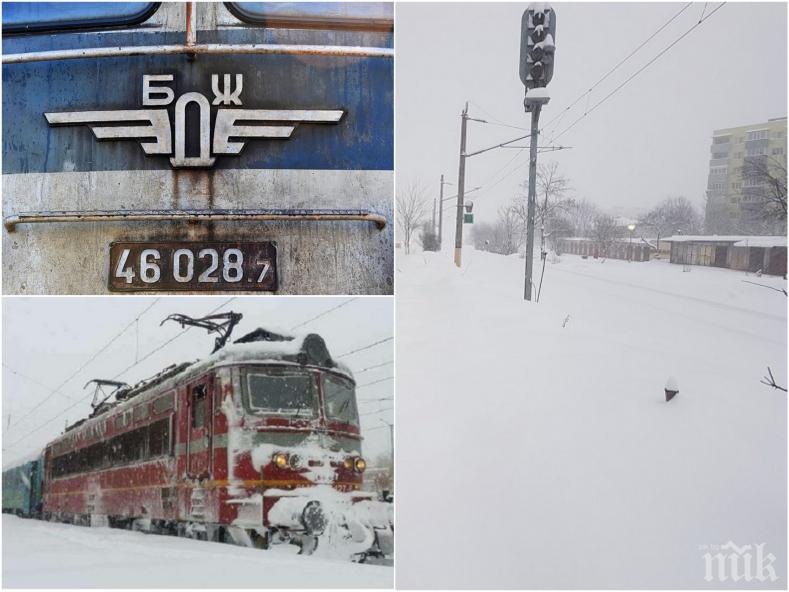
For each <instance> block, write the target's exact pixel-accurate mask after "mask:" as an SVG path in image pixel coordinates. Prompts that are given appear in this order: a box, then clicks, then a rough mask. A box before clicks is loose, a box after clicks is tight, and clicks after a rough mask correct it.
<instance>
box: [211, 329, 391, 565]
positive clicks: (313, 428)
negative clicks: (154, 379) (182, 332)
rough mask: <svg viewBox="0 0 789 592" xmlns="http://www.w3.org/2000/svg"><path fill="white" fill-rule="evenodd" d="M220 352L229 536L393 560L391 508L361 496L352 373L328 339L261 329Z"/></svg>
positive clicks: (364, 494)
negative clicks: (335, 357) (330, 347)
mask: <svg viewBox="0 0 789 592" xmlns="http://www.w3.org/2000/svg"><path fill="white" fill-rule="evenodd" d="M242 339H250V340H251V341H250V342H248V343H243V342H242V340H239V341H237V342H236V343H235V344H234V345H232V346H228V347H227V348H225V349H224V350H222V351H221V352H219V353H220V354H221V355H222V357H223V359H224V360H225V362H223V364H227V365H224V366H223V368H222V369H221V370H220V371H219V374H220V375H221V374H222V373H224V378H225V380H224V381H223V389H222V393H221V409H222V411H223V412H224V416H225V418H226V420H227V477H228V479H227V481H228V483H227V498H226V503H225V507H232V508H235V512H234V513H235V518H234V519H233V520H232V522H231V533H232V534H233V536H234V537H235V538H237V539H238V538H241V539H242V540H243V542H244V543H245V544H255V545H258V546H264V547H267V546H269V545H272V544H277V543H281V542H295V543H297V544H299V545H300V546H301V549H302V553H312V552H314V551H316V550H317V549H320V552H321V553H324V554H335V555H337V554H339V555H347V556H351V557H354V558H356V559H366V558H368V557H370V556H386V555H390V554H391V553H392V550H393V549H392V547H393V529H392V515H391V504H387V503H383V502H380V501H377V500H375V496H374V494H372V493H367V492H364V491H362V477H363V473H364V471H365V469H366V462H365V460H364V458H363V456H362V454H361V435H360V430H359V413H358V410H357V405H356V393H355V381H354V379H353V376H352V374H351V371H350V370H349V369H348V368H347V367H346V366H344V365H343V364H341V363H339V362H336V361H335V360H333V359H332V358H331V356H330V355H329V352H328V350H327V348H326V344H325V342H324V341H323V339H322V338H321V337H320V336H318V335H316V334H310V335H306V336H304V337H296V338H291V337H285V336H280V335H275V334H272V333H270V332H267V331H265V330H261V329H259V330H258V331H257V332H255V333H253V334H251V336H247V338H242Z"/></svg>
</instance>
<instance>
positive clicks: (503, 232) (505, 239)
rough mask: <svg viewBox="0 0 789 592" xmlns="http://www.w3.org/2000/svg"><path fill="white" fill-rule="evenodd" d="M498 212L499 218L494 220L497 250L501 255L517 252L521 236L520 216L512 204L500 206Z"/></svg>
mask: <svg viewBox="0 0 789 592" xmlns="http://www.w3.org/2000/svg"><path fill="white" fill-rule="evenodd" d="M498 214H499V218H498V220H497V222H496V230H497V232H496V235H497V238H498V240H497V243H498V245H497V246H498V252H499V253H501V254H502V255H511V254H513V253H517V252H518V249H519V248H520V246H521V242H522V241H521V238H522V237H523V232H522V229H521V221H520V218H519V217H518V214H517V212H516V211H515V208H514V207H513V206H502V207H500V208H499V212H498Z"/></svg>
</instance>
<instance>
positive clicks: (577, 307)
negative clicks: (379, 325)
mask: <svg viewBox="0 0 789 592" xmlns="http://www.w3.org/2000/svg"><path fill="white" fill-rule="evenodd" d="M464 257H465V261H464V266H463V268H462V269H461V270H458V269H456V268H455V267H454V266H453V265H452V263H451V254H450V253H448V252H446V251H445V252H444V253H441V254H437V253H414V254H412V255H410V256H405V255H402V253H400V254H399V256H398V260H397V267H398V277H397V281H398V284H397V409H396V413H397V425H398V432H397V470H398V476H397V488H398V489H397V491H398V499H397V529H398V533H397V536H398V542H397V552H398V558H397V566H396V569H397V585H398V588H400V587H405V588H415V587H418V588H429V587H441V588H446V587H450V588H497V587H499V588H500V587H505V588H518V587H528V588H578V587H581V588H665V587H668V588H707V587H708V588H728V587H735V586H736V587H738V588H774V589H778V588H785V587H786V582H787V580H786V552H787V546H786V518H787V514H786V493H787V490H786V482H787V480H786V477H787V474H786V460H787V453H786V444H787V440H786V427H787V426H786V403H787V402H786V393H784V392H781V391H778V390H775V389H771V388H769V387H767V386H764V385H762V384H760V383H759V381H760V379H761V378H762V377H763V376H764V375H765V374H766V371H767V366H768V365H769V366H770V367H771V368H772V370H773V373H774V374H775V377H776V380H777V381H778V382H779V383H780V384H781V385H783V386H785V385H786V383H787V348H786V337H787V336H786V328H787V316H786V307H787V299H786V297H785V296H784V295H783V294H781V293H780V292H776V291H773V290H769V289H767V288H763V287H759V286H753V285H750V284H747V283H744V282H743V280H749V281H754V282H758V283H762V284H767V285H770V286H774V287H779V288H784V289H785V288H786V282H785V281H784V280H782V279H781V278H774V277H767V276H764V277H760V278H757V277H755V276H754V275H750V276H749V275H746V274H745V273H742V272H736V271H731V270H723V269H713V268H702V267H692V268H691V271H690V272H683V268H682V266H679V265H672V264H669V263H667V262H657V261H655V262H648V263H628V262H626V261H616V260H608V261H606V262H605V263H601V262H600V261H596V260H593V259H588V260H584V259H581V258H580V257H578V256H573V255H564V256H562V257H561V262H559V263H556V264H550V263H549V264H548V265H547V268H546V271H545V281H544V285H543V289H542V298H541V302H540V303H539V304H534V303H532V304H529V303H526V302H524V301H523V300H522V294H523V259H520V258H518V257H517V256H511V257H503V256H499V255H494V254H490V253H484V252H475V251H474V250H473V249H470V248H466V249H464ZM535 279H537V280H538V279H539V276H537V277H536V278H535ZM671 376H673V377H675V379H676V381H677V383H678V386H679V395H678V396H677V397H676V398H674V400H672V401H671V402H670V403H668V404H667V403H666V402H665V396H664V392H663V388H664V385H665V383H666V381H667V379H669V377H671ZM728 541H733V542H734V543H735V544H736V545H738V546H742V545H748V544H760V543H765V547H764V549H765V553H772V554H773V555H774V556H775V557H776V559H775V561H774V563H772V564H770V566H771V567H772V569H774V570H775V572H776V575H777V577H778V580H777V581H774V582H773V581H769V580H768V581H759V580H756V579H753V580H751V581H750V582H748V581H745V580H740V581H739V582H737V583H734V582H732V581H730V580H729V581H718V580H717V579H714V580H713V581H711V582H707V581H705V579H704V576H705V562H704V558H703V556H704V554H705V553H707V552H708V551H711V552H713V553H715V547H714V546H716V545H724V544H725V543H727V542H728ZM765 573H766V574H767V575H768V576H769V571H767V572H765ZM754 575H755V574H754Z"/></svg>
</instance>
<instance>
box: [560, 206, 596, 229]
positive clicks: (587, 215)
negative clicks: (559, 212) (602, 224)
mask: <svg viewBox="0 0 789 592" xmlns="http://www.w3.org/2000/svg"><path fill="white" fill-rule="evenodd" d="M599 215H600V210H598V209H597V206H596V205H594V204H593V203H592V202H590V201H589V200H587V199H570V200H567V207H566V208H565V209H564V218H565V220H566V221H567V224H568V226H569V227H570V228H571V229H572V233H573V234H574V235H575V236H579V237H590V236H591V235H592V229H593V228H594V223H595V219H596V218H597V216H599Z"/></svg>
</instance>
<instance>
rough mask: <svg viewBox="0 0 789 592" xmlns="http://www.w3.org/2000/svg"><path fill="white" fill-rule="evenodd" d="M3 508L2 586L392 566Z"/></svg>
mask: <svg viewBox="0 0 789 592" xmlns="http://www.w3.org/2000/svg"><path fill="white" fill-rule="evenodd" d="M296 552H297V549H296V548H295V547H293V546H283V547H281V548H276V549H274V550H271V551H261V550H258V549H248V548H242V547H236V546H233V545H227V544H220V543H207V542H201V541H193V540H189V539H181V538H176V537H169V536H161V535H146V534H143V533H139V532H131V531H126V530H115V529H110V528H87V527H82V526H71V525H66V524H56V523H51V522H41V521H38V520H26V519H22V518H17V517H15V516H9V515H6V514H3V582H2V585H3V588H258V589H260V588H391V587H392V585H393V579H394V575H393V571H394V570H393V569H392V568H391V567H385V566H378V565H360V564H355V563H348V562H342V561H328V560H324V559H318V558H315V557H302V556H300V555H296V554H295V553H296Z"/></svg>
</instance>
